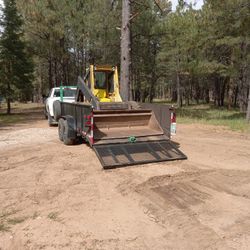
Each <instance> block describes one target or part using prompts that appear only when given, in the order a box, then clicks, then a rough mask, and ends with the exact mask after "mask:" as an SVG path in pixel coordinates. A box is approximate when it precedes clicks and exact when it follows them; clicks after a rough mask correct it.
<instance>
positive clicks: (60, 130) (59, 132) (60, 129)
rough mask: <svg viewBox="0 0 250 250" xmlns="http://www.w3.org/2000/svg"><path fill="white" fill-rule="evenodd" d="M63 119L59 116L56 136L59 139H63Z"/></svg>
mask: <svg viewBox="0 0 250 250" xmlns="http://www.w3.org/2000/svg"><path fill="white" fill-rule="evenodd" d="M64 129H65V128H64V119H62V118H60V119H59V122H58V137H59V139H60V141H63V135H64Z"/></svg>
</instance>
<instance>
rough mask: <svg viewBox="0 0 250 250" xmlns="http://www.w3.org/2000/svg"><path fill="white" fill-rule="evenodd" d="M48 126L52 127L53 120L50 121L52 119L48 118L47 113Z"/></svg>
mask: <svg viewBox="0 0 250 250" xmlns="http://www.w3.org/2000/svg"><path fill="white" fill-rule="evenodd" d="M48 124H49V126H50V127H52V126H53V119H52V117H51V116H50V114H49V113H48Z"/></svg>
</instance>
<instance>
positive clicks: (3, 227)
mask: <svg viewBox="0 0 250 250" xmlns="http://www.w3.org/2000/svg"><path fill="white" fill-rule="evenodd" d="M7 231H9V227H8V226H6V225H5V224H4V223H2V222H0V232H7Z"/></svg>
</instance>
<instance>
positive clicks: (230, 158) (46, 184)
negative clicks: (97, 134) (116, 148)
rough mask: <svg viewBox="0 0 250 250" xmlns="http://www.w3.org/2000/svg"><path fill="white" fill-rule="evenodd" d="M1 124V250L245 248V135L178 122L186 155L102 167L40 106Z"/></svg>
mask: <svg viewBox="0 0 250 250" xmlns="http://www.w3.org/2000/svg"><path fill="white" fill-rule="evenodd" d="M31 116H32V117H33V119H32V122H29V123H26V124H19V125H15V126H11V127H0V249H1V250H5V249H8V250H9V249H13V250H19V249H21V250H22V249H34V250H36V249H109V250H110V249H157V250H158V249H199V250H200V249H227V250H228V249H250V137H249V135H244V134H240V133H235V132H230V131H227V130H224V129H223V128H218V127H211V126H204V125H178V135H177V136H176V137H175V138H174V140H175V141H176V142H178V143H180V149H181V150H182V151H183V152H184V153H185V154H186V155H187V156H188V160H185V161H175V162H165V163H160V164H159V163H157V164H147V165H143V166H142V165H140V166H133V167H126V168H119V169H113V170H108V171H107V170H103V169H102V167H101V164H100V163H99V161H98V159H97V157H96V156H95V153H94V151H93V150H91V149H90V148H89V147H88V146H87V145H85V144H83V145H76V146H65V145H63V144H62V143H61V142H60V141H59V140H58V137H57V127H51V128H50V127H48V125H47V122H46V121H45V120H43V119H42V115H41V114H40V113H34V114H32V115H31Z"/></svg>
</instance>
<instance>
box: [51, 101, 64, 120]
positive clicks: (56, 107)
mask: <svg viewBox="0 0 250 250" xmlns="http://www.w3.org/2000/svg"><path fill="white" fill-rule="evenodd" d="M53 112H54V119H55V120H56V121H58V120H59V119H60V117H61V113H62V112H61V103H60V101H54V103H53Z"/></svg>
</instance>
